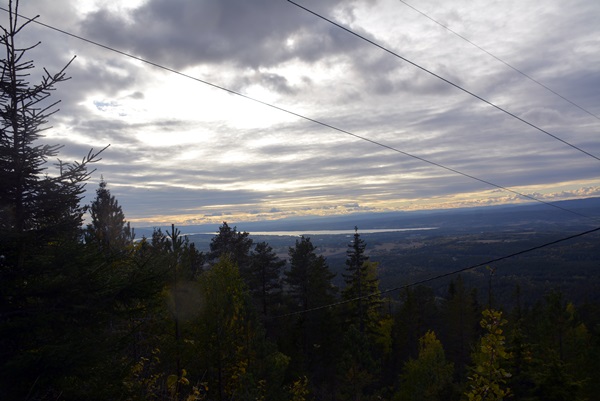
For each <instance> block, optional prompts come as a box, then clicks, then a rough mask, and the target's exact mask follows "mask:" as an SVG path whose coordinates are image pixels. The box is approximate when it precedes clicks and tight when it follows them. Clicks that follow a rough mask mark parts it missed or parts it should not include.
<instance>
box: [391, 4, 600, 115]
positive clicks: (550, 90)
mask: <svg viewBox="0 0 600 401" xmlns="http://www.w3.org/2000/svg"><path fill="white" fill-rule="evenodd" d="M398 1H399V2H400V3H403V4H404V5H406V6H407V7H410V8H412V9H413V10H415V11H416V12H418V13H419V14H421V15H422V16H424V17H425V18H427V19H429V20H430V21H433V22H434V23H436V24H438V25H439V26H441V27H442V28H444V29H445V30H447V31H448V32H451V33H453V34H454V35H456V36H458V37H459V38H461V39H462V40H464V41H465V42H467V43H469V44H470V45H472V46H474V47H476V48H478V49H479V50H481V51H482V52H484V53H486V54H487V55H489V56H491V57H493V58H495V59H496V60H497V61H499V62H501V63H502V64H504V65H505V66H507V67H509V68H511V69H512V70H514V71H516V72H518V73H519V74H521V75H523V76H524V77H525V78H527V79H529V80H530V81H532V82H534V83H536V84H538V85H539V86H541V87H542V88H544V89H546V90H547V91H549V92H551V93H553V94H555V95H556V96H558V97H560V98H561V99H563V100H564V101H566V102H568V103H571V105H573V106H575V107H577V108H578V109H580V110H581V111H583V112H585V113H587V114H589V115H590V116H592V117H595V118H597V119H598V120H600V117H599V116H597V115H596V114H594V113H592V112H591V111H589V110H587V109H585V108H583V107H582V106H580V105H578V104H577V103H575V102H573V101H572V100H570V99H567V98H566V97H565V96H563V95H561V94H560V93H558V92H556V91H554V90H553V89H551V88H549V87H548V86H546V85H544V84H543V83H541V82H540V81H538V80H537V79H535V78H533V77H531V76H530V75H528V74H526V73H524V72H523V71H521V70H519V69H518V68H517V67H514V66H512V65H511V64H509V63H507V62H506V61H504V60H502V59H501V58H500V57H498V56H496V55H494V54H492V53H491V52H489V51H487V50H486V49H484V48H483V47H481V46H479V45H478V44H476V43H474V42H473V41H471V40H469V39H467V38H466V37H464V36H463V35H461V34H459V33H458V32H456V31H453V30H452V29H450V28H449V27H448V26H446V25H444V24H442V23H441V22H439V21H437V20H435V19H433V18H432V17H430V16H429V15H427V14H425V13H424V12H423V11H421V10H419V9H418V8H416V7H414V6H412V5H410V4H408V3H407V2H406V1H404V0H398Z"/></svg>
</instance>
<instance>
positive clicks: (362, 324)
mask: <svg viewBox="0 0 600 401" xmlns="http://www.w3.org/2000/svg"><path fill="white" fill-rule="evenodd" d="M365 248H366V244H365V242H364V240H363V239H362V238H360V234H359V233H358V227H354V238H353V240H352V242H351V243H350V244H348V250H347V251H346V255H347V256H346V272H347V273H346V274H344V280H345V281H346V288H344V290H343V292H342V295H343V298H344V299H345V300H354V301H353V302H352V303H350V308H349V312H350V322H351V323H354V324H355V325H356V327H357V328H358V330H359V331H360V332H361V333H365V332H367V331H368V332H370V334H373V333H374V332H377V326H378V325H379V320H380V316H379V315H380V314H379V308H380V307H381V304H382V300H381V296H380V295H378V292H379V280H378V278H377V264H376V263H371V262H369V257H368V256H366V255H365ZM369 295H370V296H369Z"/></svg>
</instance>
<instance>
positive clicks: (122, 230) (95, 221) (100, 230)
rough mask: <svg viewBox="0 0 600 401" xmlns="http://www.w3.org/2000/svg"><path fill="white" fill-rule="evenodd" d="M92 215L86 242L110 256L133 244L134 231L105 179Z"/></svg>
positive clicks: (93, 206) (100, 187)
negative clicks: (96, 246)
mask: <svg viewBox="0 0 600 401" xmlns="http://www.w3.org/2000/svg"><path fill="white" fill-rule="evenodd" d="M90 214H91V217H92V222H91V223H90V224H88V226H87V230H86V234H85V237H86V242H90V243H94V244H96V245H98V247H99V248H100V249H101V250H102V251H103V252H105V253H108V254H110V253H112V252H116V251H119V250H123V249H124V248H125V247H126V246H127V245H131V244H132V242H133V239H134V236H135V235H134V231H133V229H132V228H131V226H130V224H129V222H126V221H125V214H124V213H123V209H122V208H121V206H120V205H119V201H117V200H116V199H115V197H114V196H113V195H111V193H110V190H109V189H108V188H107V187H106V181H104V178H103V179H102V180H101V181H100V185H99V187H98V189H97V190H96V199H94V201H93V202H92V204H91V205H90Z"/></svg>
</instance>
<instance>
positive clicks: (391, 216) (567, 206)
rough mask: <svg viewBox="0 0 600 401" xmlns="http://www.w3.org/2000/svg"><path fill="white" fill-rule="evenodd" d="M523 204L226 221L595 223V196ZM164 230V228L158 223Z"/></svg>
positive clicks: (467, 226)
mask: <svg viewBox="0 0 600 401" xmlns="http://www.w3.org/2000/svg"><path fill="white" fill-rule="evenodd" d="M552 204H553V205H555V206H556V207H552V206H550V205H548V204H542V203H528V204H523V205H502V206H481V207H475V208H461V209H436V210H423V211H399V212H385V213H355V214H348V215H336V216H310V217H301V218H287V219H281V220H270V221H252V222H243V221H240V222H235V221H227V220H226V219H224V221H227V224H229V225H230V226H232V227H233V226H236V227H237V229H238V230H239V231H247V232H249V233H252V232H257V231H301V230H310V231H315V230H348V229H352V228H354V226H357V227H358V228H359V231H360V229H390V228H416V227H437V228H439V229H445V230H458V231H463V232H464V231H473V230H481V229H508V228H511V229H518V227H522V228H526V227H530V226H531V225H532V224H533V225H536V226H537V227H539V226H540V225H547V226H553V227H560V226H563V227H579V226H581V227H591V226H599V225H600V198H599V197H595V198H586V199H577V200H566V201H558V202H552ZM221 224H222V223H219V224H202V225H188V226H177V228H178V229H179V230H180V231H181V233H183V234H191V233H216V232H217V231H218V228H219V226H220V225H221ZM161 228H162V229H163V231H167V232H168V231H169V230H170V227H161ZM153 229H154V228H153V227H135V230H136V234H137V236H138V237H141V236H147V237H148V236H150V235H151V234H152V231H153Z"/></svg>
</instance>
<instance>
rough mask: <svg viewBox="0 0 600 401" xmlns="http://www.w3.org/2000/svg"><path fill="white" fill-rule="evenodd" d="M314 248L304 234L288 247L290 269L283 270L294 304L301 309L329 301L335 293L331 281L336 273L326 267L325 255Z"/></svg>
mask: <svg viewBox="0 0 600 401" xmlns="http://www.w3.org/2000/svg"><path fill="white" fill-rule="evenodd" d="M315 251H316V248H315V246H314V245H313V243H312V242H311V240H310V238H309V237H305V236H302V237H300V240H296V245H295V246H293V247H290V248H289V256H290V259H289V261H290V269H289V270H288V271H286V272H285V273H284V274H285V278H284V281H285V282H286V284H287V285H288V286H289V293H290V295H291V297H292V299H293V300H294V303H295V304H296V305H297V306H298V307H300V309H302V310H307V309H309V308H312V307H316V306H321V305H324V304H326V303H328V302H330V301H331V300H332V299H333V293H334V292H335V290H334V287H333V285H332V284H331V280H332V279H333V278H334V277H335V274H334V273H331V271H330V270H329V266H328V265H327V262H326V260H325V257H323V256H322V255H319V256H317V254H316V252H315Z"/></svg>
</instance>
